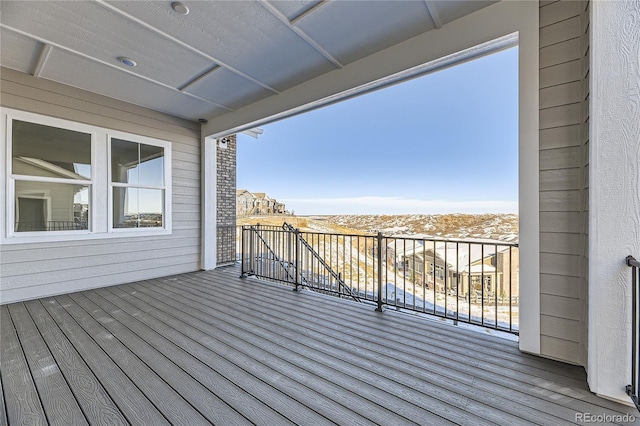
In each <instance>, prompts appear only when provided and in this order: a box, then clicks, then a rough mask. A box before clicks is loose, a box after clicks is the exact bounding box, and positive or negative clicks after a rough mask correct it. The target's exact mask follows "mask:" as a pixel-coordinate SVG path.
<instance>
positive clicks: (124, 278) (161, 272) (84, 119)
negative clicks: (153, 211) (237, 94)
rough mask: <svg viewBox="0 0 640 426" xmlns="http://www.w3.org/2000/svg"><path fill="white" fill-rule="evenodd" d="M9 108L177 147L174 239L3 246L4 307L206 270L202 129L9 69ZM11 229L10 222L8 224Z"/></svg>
mask: <svg viewBox="0 0 640 426" xmlns="http://www.w3.org/2000/svg"><path fill="white" fill-rule="evenodd" d="M0 88H1V92H2V93H1V97H0V104H1V105H2V106H3V107H8V108H14V109H19V110H23V111H29V112H33V113H38V114H43V115H48V116H53V117H57V118H62V119H66V120H70V121H75V122H80V123H85V124H90V125H95V126H100V127H104V128H108V129H113V130H119V131H123V132H128V133H133V134H138V135H143V136H147V137H153V138H158V139H162V140H166V141H169V142H171V143H172V156H173V159H172V160H173V161H172V162H173V164H172V175H173V176H172V186H173V195H172V219H173V227H172V229H173V232H172V234H171V235H162V236H149V237H125V238H102V239H98V238H97V239H92V240H84V241H70V242H47V243H37V244H3V245H1V246H0V257H1V263H0V279H1V281H2V303H6V302H8V301H11V300H23V299H29V298H33V297H41V296H43V295H52V294H58V293H64V292H70V291H75V290H81V289H87V288H92V287H100V286H106V285H111V284H119V283H125V282H131V281H134V280H141V279H148V278H154V277H160V276H166V275H171V274H176V273H183V272H190V271H195V270H198V269H199V268H200V125H199V124H197V123H193V122H190V121H186V120H183V119H180V118H177V117H172V116H169V115H165V114H161V113H158V112H155V111H152V110H149V109H146V108H141V107H138V106H135V105H132V104H128V103H125V102H121V101H117V100H114V99H111V98H107V97H104V96H100V95H96V94H93V93H89V92H86V91H83V90H79V89H75V88H72V87H69V86H65V85H62V84H57V83H53V82H50V81H47V80H44V79H37V78H33V77H31V76H29V75H26V74H23V73H19V72H16V71H13V70H9V69H5V68H2V73H1V86H0ZM3 226H4V225H3Z"/></svg>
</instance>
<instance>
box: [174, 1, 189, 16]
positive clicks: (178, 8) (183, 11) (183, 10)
mask: <svg viewBox="0 0 640 426" xmlns="http://www.w3.org/2000/svg"><path fill="white" fill-rule="evenodd" d="M171 8H172V9H173V10H174V11H175V12H176V13H179V14H180V15H188V14H189V8H188V7H187V6H185V5H184V4H183V3H180V2H179V1H174V2H173V3H171Z"/></svg>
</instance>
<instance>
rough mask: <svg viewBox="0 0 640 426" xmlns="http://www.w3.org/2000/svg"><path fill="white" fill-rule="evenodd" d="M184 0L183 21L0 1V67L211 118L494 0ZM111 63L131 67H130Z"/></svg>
mask: <svg viewBox="0 0 640 426" xmlns="http://www.w3.org/2000/svg"><path fill="white" fill-rule="evenodd" d="M182 1H183V3H184V4H185V5H186V6H187V7H188V8H189V9H190V10H189V13H188V14H187V15H181V14H179V13H176V12H175V11H174V10H173V9H172V7H171V3H172V2H171V0H163V1H159V0H158V1H156V0H132V1H129V0H126V1H125V0H100V1H13V0H0V12H1V13H0V28H1V30H2V32H1V33H0V36H1V40H0V53H1V57H0V65H2V66H4V67H8V68H12V69H15V70H18V71H21V72H24V73H28V74H32V73H36V77H42V78H47V79H51V80H54V81H57V82H60V83H63V84H68V85H71V86H75V87H79V88H81V89H84V90H88V91H91V92H95V93H100V94H103V95H106V96H110V97H113V98H117V99H120V100H123V101H126V102H131V103H134V104H138V105H142V106H145V107H148V108H151V109H155V110H158V111H162V112H166V113H169V114H172V115H175V116H178V117H184V118H188V119H192V120H196V119H198V118H201V117H202V118H208V119H210V118H214V117H218V116H221V115H223V114H226V113H228V112H229V111H230V110H235V111H236V112H237V111H238V110H243V111H247V110H250V109H251V104H253V103H254V102H258V101H261V100H265V101H266V103H267V104H268V103H271V102H272V101H273V103H276V104H277V103H278V102H281V101H282V100H283V99H288V98H287V96H289V95H288V94H290V93H292V92H294V93H297V92H296V91H297V90H298V89H300V88H301V87H306V86H301V85H302V84H305V83H307V84H309V85H311V86H312V87H315V86H313V85H314V84H316V83H315V82H317V81H323V80H315V82H310V81H309V80H312V79H314V78H316V77H321V76H323V75H326V74H329V73H331V72H336V73H337V74H340V73H342V72H343V71H345V70H346V69H348V68H349V67H348V66H347V65H348V64H350V63H352V62H354V61H356V60H358V59H361V58H364V57H366V56H369V55H372V54H375V53H377V52H379V51H381V50H383V49H385V48H387V47H390V46H392V45H395V44H397V43H400V42H403V41H405V40H408V39H410V38H412V37H414V36H418V35H420V34H423V33H425V32H427V31H430V30H433V29H434V27H435V26H436V25H435V22H434V19H433V17H434V16H435V17H436V20H438V23H439V24H441V25H440V26H441V27H442V28H440V29H439V30H434V31H441V30H444V29H445V28H446V24H447V23H448V22H450V21H452V20H456V19H458V18H460V17H462V16H463V15H465V14H469V13H472V12H474V11H476V10H479V9H481V8H483V7H485V6H487V5H489V4H491V3H494V1H483V0H460V1H458V0H451V1H430V0H427V1H417V0H395V1H391V0H295V1H293V0H290V1H289V0H272V1H268V2H267V1H264V0H260V1H258V0H242V1H240V0H229V1H222V0H217V1H214V0H211V1H195V0H182ZM452 25H455V24H452ZM48 49H50V50H48ZM42 52H44V53H47V52H48V56H46V55H44V56H43V55H42ZM40 56H42V57H46V58H47V59H46V60H45V61H41V60H39V59H40ZM119 56H125V57H130V58H132V59H134V60H135V61H137V63H138V65H137V66H136V67H133V68H129V67H126V66H124V65H123V64H121V63H120V62H118V61H117V58H118V57H119ZM355 66H357V65H355ZM36 68H38V69H37V70H36ZM38 73H39V74H38ZM342 75H350V74H349V73H347V74H344V73H343V74H342ZM327 77H328V78H329V80H330V79H331V78H332V77H331V75H329V76H327ZM296 86H298V87H296ZM178 89H179V90H178ZM316 89H317V88H316ZM180 90H182V91H180ZM281 92H284V93H281ZM304 93H308V92H304ZM323 93H324V92H323ZM305 96H306V95H305ZM246 107H248V108H246ZM234 114H235V112H234Z"/></svg>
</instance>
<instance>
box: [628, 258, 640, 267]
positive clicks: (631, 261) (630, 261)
mask: <svg viewBox="0 0 640 426" xmlns="http://www.w3.org/2000/svg"><path fill="white" fill-rule="evenodd" d="M626 261H627V266H632V267H635V268H640V261H638V260H636V258H635V257H633V256H631V255H629V256H627V259H626Z"/></svg>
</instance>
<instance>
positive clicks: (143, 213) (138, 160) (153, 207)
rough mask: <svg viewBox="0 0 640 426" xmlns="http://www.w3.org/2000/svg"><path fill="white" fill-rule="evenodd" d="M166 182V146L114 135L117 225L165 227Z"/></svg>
mask: <svg viewBox="0 0 640 426" xmlns="http://www.w3.org/2000/svg"><path fill="white" fill-rule="evenodd" d="M164 185H165V182H164V148H163V147H160V146H155V145H148V144H143V143H138V142H131V141H126V140H123V139H116V138H112V139H111V186H112V188H113V192H112V197H113V198H112V205H113V222H112V226H113V228H114V229H116V228H163V227H164V197H165V193H164V191H165V187H164Z"/></svg>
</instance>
